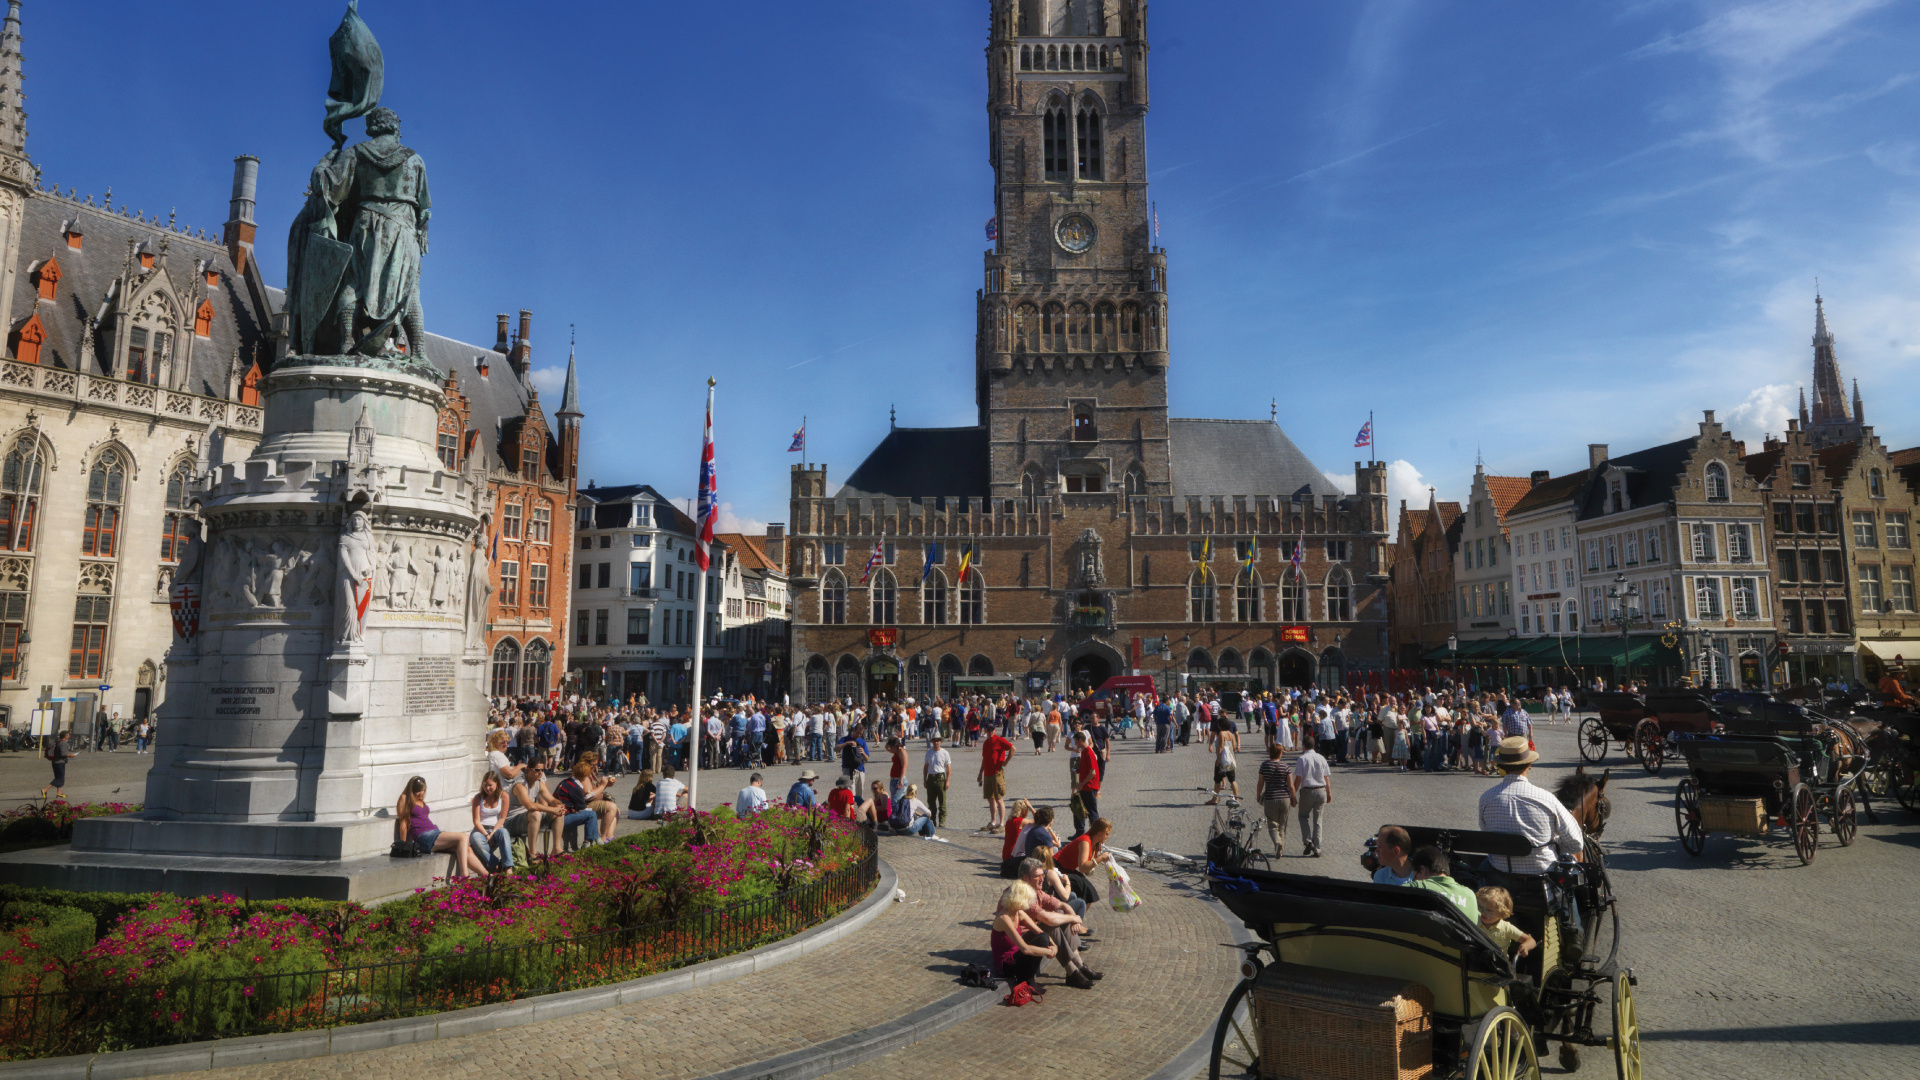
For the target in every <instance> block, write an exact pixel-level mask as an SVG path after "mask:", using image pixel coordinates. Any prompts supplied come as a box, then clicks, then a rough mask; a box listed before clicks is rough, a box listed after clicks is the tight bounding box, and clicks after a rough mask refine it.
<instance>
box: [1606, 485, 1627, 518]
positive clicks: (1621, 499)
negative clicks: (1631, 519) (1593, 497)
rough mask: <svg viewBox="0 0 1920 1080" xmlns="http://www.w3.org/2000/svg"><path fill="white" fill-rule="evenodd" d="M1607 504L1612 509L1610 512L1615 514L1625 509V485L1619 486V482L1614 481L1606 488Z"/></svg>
mask: <svg viewBox="0 0 1920 1080" xmlns="http://www.w3.org/2000/svg"><path fill="white" fill-rule="evenodd" d="M1607 504H1608V506H1609V507H1610V508H1611V509H1612V512H1613V513H1616V514H1617V513H1619V512H1620V511H1622V510H1625V509H1626V508H1627V495H1626V490H1625V485H1623V484H1621V483H1620V481H1618V480H1615V481H1613V482H1612V483H1611V484H1610V485H1609V486H1608V492H1607Z"/></svg>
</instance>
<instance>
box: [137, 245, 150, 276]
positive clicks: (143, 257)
mask: <svg viewBox="0 0 1920 1080" xmlns="http://www.w3.org/2000/svg"><path fill="white" fill-rule="evenodd" d="M134 254H135V255H136V256H137V257H138V258H139V259H140V269H142V270H151V269H153V247H152V245H150V244H148V243H146V242H145V241H141V243H140V246H139V247H138V248H136V249H135V250H134Z"/></svg>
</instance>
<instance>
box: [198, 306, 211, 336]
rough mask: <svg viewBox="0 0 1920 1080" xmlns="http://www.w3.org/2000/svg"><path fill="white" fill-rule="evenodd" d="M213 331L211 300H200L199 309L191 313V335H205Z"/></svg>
mask: <svg viewBox="0 0 1920 1080" xmlns="http://www.w3.org/2000/svg"><path fill="white" fill-rule="evenodd" d="M212 333H213V301H211V300H202V301H200V308H199V310H197V311H195V312H194V313H193V336H194V337H201V338H203V337H207V336H209V335H211V334H212Z"/></svg>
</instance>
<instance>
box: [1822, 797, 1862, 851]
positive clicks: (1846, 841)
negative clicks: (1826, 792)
mask: <svg viewBox="0 0 1920 1080" xmlns="http://www.w3.org/2000/svg"><path fill="white" fill-rule="evenodd" d="M1827 823H1828V824H1830V825H1832V826H1833V835H1834V838H1835V839H1837V840H1839V841H1840V846H1841V847H1852V846H1853V836H1854V834H1855V833H1857V832H1859V831H1860V821H1859V811H1858V809H1857V808H1856V807H1855V806H1854V804H1853V791H1852V790H1851V789H1850V788H1841V789H1840V797H1839V798H1837V799H1835V800H1834V801H1833V816H1832V817H1831V818H1829V819H1828V820H1827Z"/></svg>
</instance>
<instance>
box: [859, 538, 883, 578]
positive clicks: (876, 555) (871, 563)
mask: <svg viewBox="0 0 1920 1080" xmlns="http://www.w3.org/2000/svg"><path fill="white" fill-rule="evenodd" d="M885 554H886V549H885V548H883V547H881V542H880V541H878V540H875V541H874V542H873V554H872V555H869V556H867V568H866V569H865V570H862V571H860V580H861V581H865V580H867V579H868V578H870V577H872V576H873V570H874V568H875V567H877V566H879V565H880V563H881V561H882V558H883V556H885Z"/></svg>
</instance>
